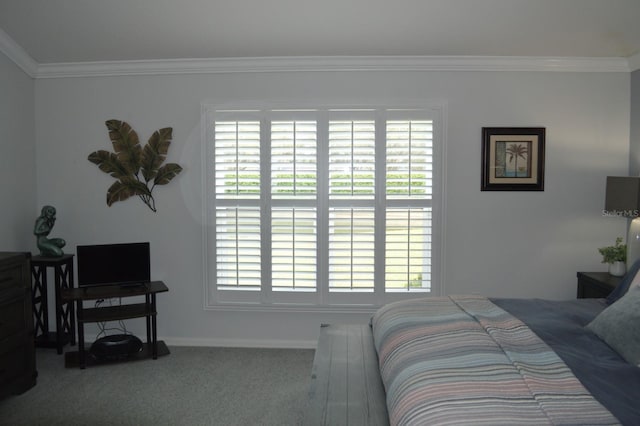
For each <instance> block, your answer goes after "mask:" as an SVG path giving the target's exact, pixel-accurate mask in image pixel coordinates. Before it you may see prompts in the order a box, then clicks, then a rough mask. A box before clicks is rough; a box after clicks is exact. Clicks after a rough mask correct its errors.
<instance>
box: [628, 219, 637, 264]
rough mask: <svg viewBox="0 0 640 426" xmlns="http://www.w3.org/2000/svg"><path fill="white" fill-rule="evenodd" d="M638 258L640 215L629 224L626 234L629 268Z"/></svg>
mask: <svg viewBox="0 0 640 426" xmlns="http://www.w3.org/2000/svg"><path fill="white" fill-rule="evenodd" d="M638 259H640V217H636V218H635V219H633V220H632V221H631V223H630V224H629V233H628V234H627V265H629V269H631V267H632V266H633V264H634V263H636V261H637V260H638Z"/></svg>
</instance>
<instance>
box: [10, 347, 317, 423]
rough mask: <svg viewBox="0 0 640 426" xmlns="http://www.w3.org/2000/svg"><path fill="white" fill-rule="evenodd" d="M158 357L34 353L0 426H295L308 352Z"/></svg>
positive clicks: (223, 351) (184, 352)
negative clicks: (32, 370) (29, 374)
mask: <svg viewBox="0 0 640 426" xmlns="http://www.w3.org/2000/svg"><path fill="white" fill-rule="evenodd" d="M169 350H170V351H171V354H170V355H168V356H164V357H160V358H158V359H157V360H155V361H154V360H144V361H136V362H129V363H120V364H110V365H102V366H96V367H90V368H87V369H86V370H80V369H75V368H74V369H66V368H64V356H63V355H57V354H56V352H55V349H38V350H37V369H38V384H37V385H36V386H35V387H34V388H32V389H31V390H29V391H27V392H26V393H24V394H22V395H19V396H15V397H9V398H7V399H5V400H2V401H0V424H1V425H47V426H53V425H98V426H101V425H118V426H124V425H136V426H138V425H224V426H232V425H251V426H253V425H265V426H268V425H274V426H276V425H277V426H286V425H299V424H300V422H301V420H302V416H303V414H304V409H305V404H306V401H307V393H308V387H309V383H310V377H311V366H312V363H313V356H314V351H313V350H307V349H299V350H298V349H245V348H206V347H170V348H169Z"/></svg>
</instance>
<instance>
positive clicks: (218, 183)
mask: <svg viewBox="0 0 640 426" xmlns="http://www.w3.org/2000/svg"><path fill="white" fill-rule="evenodd" d="M203 111H204V120H205V123H206V129H207V130H206V132H205V149H204V155H203V158H204V159H203V166H204V178H205V189H206V193H207V203H206V205H205V211H204V217H205V222H206V225H207V226H205V229H206V232H205V261H206V262H205V263H206V269H205V276H206V277H207V280H206V298H207V300H206V306H209V307H217V306H224V305H225V304H232V305H233V306H236V307H237V306H238V304H240V305H243V306H252V305H257V306H261V307H263V306H276V307H281V308H287V307H288V308H291V309H293V308H295V307H299V306H306V307H307V308H312V309H313V308H323V307H325V308H326V307H335V306H344V307H348V308H351V309H358V308H366V307H369V308H371V307H373V306H378V305H380V304H382V303H385V302H388V301H390V300H394V299H397V298H402V297H415V294H416V293H418V294H421V295H424V294H429V293H434V292H437V280H434V276H437V267H436V268H435V271H434V266H435V265H437V259H438V256H437V254H438V244H437V235H438V233H437V230H438V227H437V226H436V224H437V219H438V214H437V212H438V211H440V209H439V207H440V206H441V204H442V202H441V200H440V199H439V194H440V191H438V185H437V182H439V179H438V173H440V171H441V170H442V168H441V161H440V160H439V159H440V153H441V152H442V140H441V138H440V137H439V136H438V135H439V134H440V129H439V126H441V124H440V122H441V118H440V114H441V111H440V109H404V110H390V109H357V110H356V109H353V110H332V109H313V110H309V109H307V110H250V111H246V110H238V111H235V110H224V111H222V110H218V109H216V108H215V106H206V107H205V108H204V109H203ZM345 309H346V308H345Z"/></svg>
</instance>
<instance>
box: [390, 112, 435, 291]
mask: <svg viewBox="0 0 640 426" xmlns="http://www.w3.org/2000/svg"><path fill="white" fill-rule="evenodd" d="M432 187H433V123H432V121H430V120H417V121H416V120H389V121H387V126H386V199H387V207H386V218H385V220H386V229H385V290H386V291H390V292H395V291H410V290H413V291H429V290H430V288H431V251H432V250H431V244H432V224H431V219H432V205H431V200H432V194H433V188H432Z"/></svg>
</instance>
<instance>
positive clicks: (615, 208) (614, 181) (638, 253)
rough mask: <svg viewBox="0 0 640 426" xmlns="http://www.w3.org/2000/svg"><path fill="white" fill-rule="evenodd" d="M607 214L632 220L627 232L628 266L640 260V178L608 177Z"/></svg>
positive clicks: (605, 208) (605, 203) (605, 204)
mask: <svg viewBox="0 0 640 426" xmlns="http://www.w3.org/2000/svg"><path fill="white" fill-rule="evenodd" d="M604 210H605V214H606V215H608V216H621V217H628V218H632V220H631V222H630V223H629V229H628V231H627V265H629V266H631V265H633V264H634V263H635V262H636V261H637V260H638V259H640V177H635V176H607V193H606V194H605V201H604Z"/></svg>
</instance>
